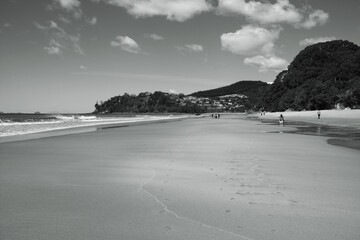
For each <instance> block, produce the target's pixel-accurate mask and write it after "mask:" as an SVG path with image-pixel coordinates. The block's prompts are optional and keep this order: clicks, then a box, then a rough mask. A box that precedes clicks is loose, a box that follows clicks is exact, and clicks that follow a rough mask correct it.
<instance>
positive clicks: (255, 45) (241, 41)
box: [220, 25, 281, 56]
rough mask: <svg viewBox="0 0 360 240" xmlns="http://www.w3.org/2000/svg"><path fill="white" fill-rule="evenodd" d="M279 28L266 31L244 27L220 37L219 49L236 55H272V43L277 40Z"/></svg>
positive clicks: (248, 26)
mask: <svg viewBox="0 0 360 240" xmlns="http://www.w3.org/2000/svg"><path fill="white" fill-rule="evenodd" d="M280 31H281V28H273V29H270V30H268V29H266V28H263V27H258V26H254V25H245V26H243V27H242V28H241V29H239V30H237V31H236V32H234V33H224V34H222V35H221V37H220V40H221V47H222V49H223V50H226V51H230V52H232V53H235V54H238V55H245V56H251V55H257V54H273V52H274V41H275V40H276V39H278V38H279V33H280Z"/></svg>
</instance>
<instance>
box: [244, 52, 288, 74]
mask: <svg viewBox="0 0 360 240" xmlns="http://www.w3.org/2000/svg"><path fill="white" fill-rule="evenodd" d="M244 64H246V65H249V66H252V67H255V68H257V69H259V71H260V72H266V71H275V72H279V71H281V70H284V69H286V67H287V66H288V65H289V62H288V61H287V60H285V59H282V58H279V57H276V56H269V57H266V56H261V55H258V56H254V57H248V58H245V59H244Z"/></svg>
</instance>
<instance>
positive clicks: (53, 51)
mask: <svg viewBox="0 0 360 240" xmlns="http://www.w3.org/2000/svg"><path fill="white" fill-rule="evenodd" d="M44 50H45V51H46V52H47V53H48V54H49V55H61V53H62V52H61V50H60V48H58V47H55V46H48V47H44Z"/></svg>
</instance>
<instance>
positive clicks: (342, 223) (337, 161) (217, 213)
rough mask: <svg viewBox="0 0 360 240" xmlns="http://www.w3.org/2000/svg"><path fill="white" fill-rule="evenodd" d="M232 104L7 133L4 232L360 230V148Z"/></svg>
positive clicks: (65, 235)
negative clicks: (29, 136) (73, 129)
mask: <svg viewBox="0 0 360 240" xmlns="http://www.w3.org/2000/svg"><path fill="white" fill-rule="evenodd" d="M286 130H291V128H290V127H286V126H277V125H267V124H261V123H259V122H256V121H247V120H243V119H241V118H240V117H237V116H236V115H230V116H226V115H222V118H221V119H211V118H200V119H188V120H183V121H177V122H166V123H158V124H147V125H136V126H127V127H120V128H106V129H102V130H99V131H94V132H86V133H79V134H73V135H62V136H56V137H49V138H42V139H33V140H29V141H19V142H8V143H2V144H0V154H1V158H0V159H1V160H0V180H1V181H0V238H1V239H17V240H21V239H26V240H29V239H38V240H41V239H55V240H57V239H77V240H82V239H84V240H85V239H86V240H90V239H135V240H136V239H139V240H140V239H157V240H159V239H164V240H165V239H254V240H262V239H264V240H265V239H266V240H268V239H274V240H275V239H276V240H282V239H284V240H285V239H286V240H288V239H294V240H302V239H304V240H305V239H306V240H308V239H320V240H321V239H324V240H325V239H326V240H329V239H349V240H350V239H359V238H360V230H359V228H358V226H359V222H360V201H359V199H360V190H359V187H358V184H359V182H360V174H359V173H360V161H359V151H357V150H353V149H347V148H342V147H336V146H332V145H329V144H327V138H325V137H320V136H309V135H297V134H285V133H284V134H281V132H283V131H286Z"/></svg>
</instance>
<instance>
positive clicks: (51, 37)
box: [0, 0, 360, 112]
mask: <svg viewBox="0 0 360 240" xmlns="http://www.w3.org/2000/svg"><path fill="white" fill-rule="evenodd" d="M359 12H360V1H358V0H342V1H336V0H252V1H249V0H36V1H29V0H1V1H0V111H3V112H34V111H41V112H89V111H93V109H94V107H93V105H94V104H95V102H96V101H98V100H99V101H100V100H106V99H108V98H110V97H112V96H115V95H119V94H123V93H125V92H127V93H135V94H138V93H139V92H143V91H151V92H153V91H155V90H161V91H165V92H177V93H185V94H189V93H192V92H195V91H198V90H206V89H211V88H216V87H220V86H224V85H228V84H232V83H234V82H237V81H240V80H262V81H265V82H272V81H273V80H274V79H275V76H276V74H277V73H278V72H279V71H281V70H283V69H286V67H287V65H288V64H289V63H290V62H291V61H292V60H293V58H294V57H295V56H296V54H297V53H298V52H299V51H300V50H302V49H303V48H304V47H305V46H307V45H310V44H313V43H316V42H319V41H328V40H333V39H346V40H349V41H351V42H354V43H356V44H358V45H360V14H359Z"/></svg>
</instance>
